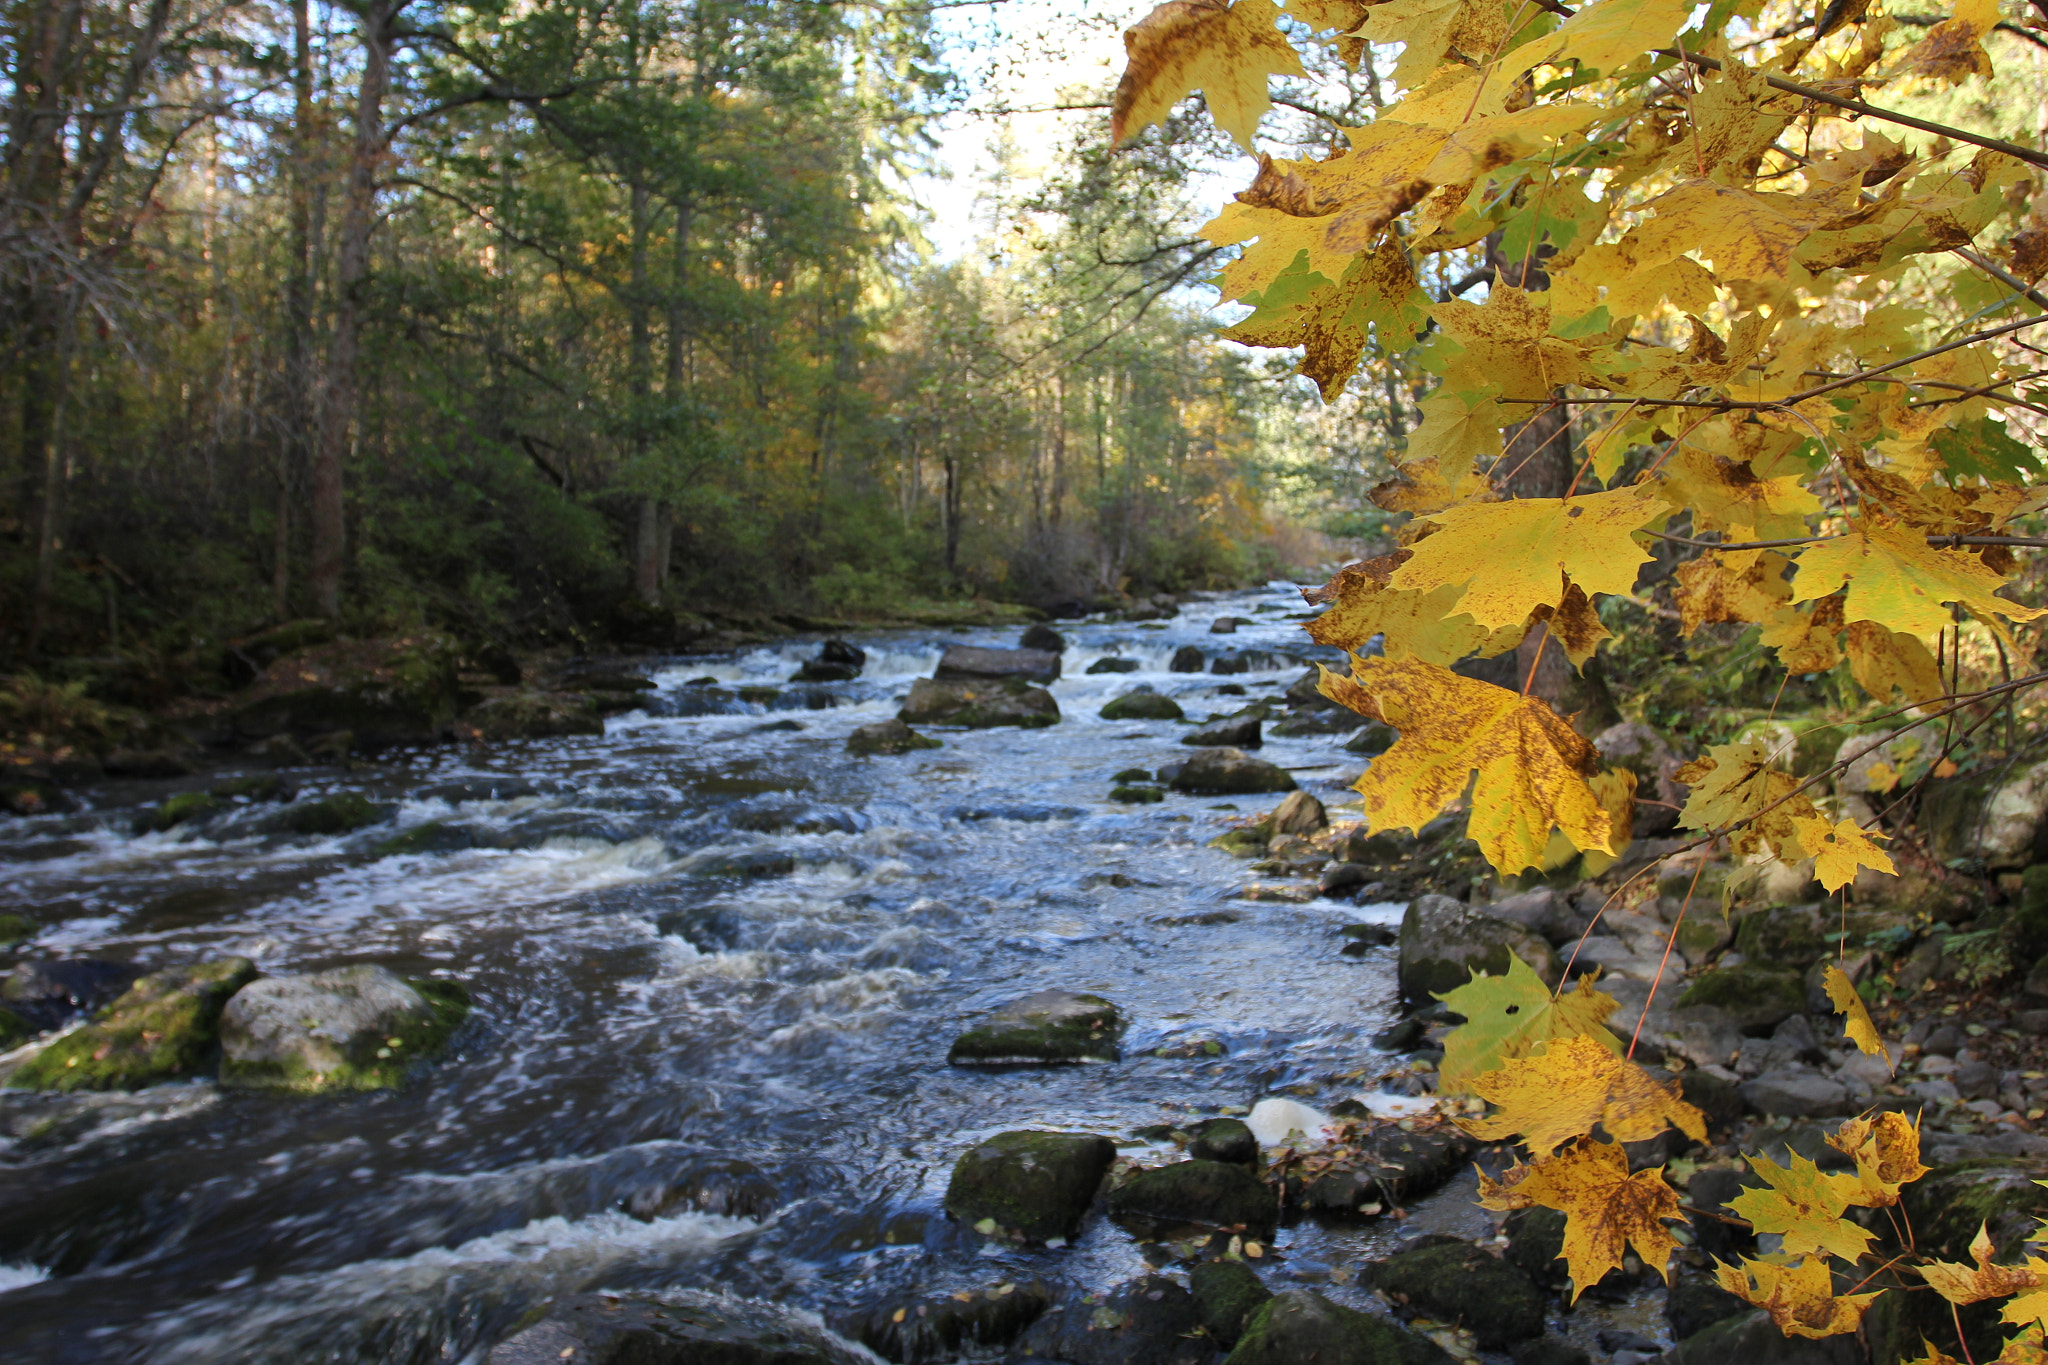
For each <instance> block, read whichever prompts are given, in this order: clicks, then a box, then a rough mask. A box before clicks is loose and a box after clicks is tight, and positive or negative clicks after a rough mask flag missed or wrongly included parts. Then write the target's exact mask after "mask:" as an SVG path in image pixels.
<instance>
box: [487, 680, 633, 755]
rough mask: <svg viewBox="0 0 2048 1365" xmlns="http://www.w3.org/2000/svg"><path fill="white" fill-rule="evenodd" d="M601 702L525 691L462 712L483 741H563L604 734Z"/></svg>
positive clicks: (577, 695)
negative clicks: (580, 736) (573, 737)
mask: <svg viewBox="0 0 2048 1365" xmlns="http://www.w3.org/2000/svg"><path fill="white" fill-rule="evenodd" d="M607 709H608V708H607V705H606V703H605V702H604V701H602V700H600V699H598V698H595V697H591V696H588V695H586V694H584V693H580V692H543V691H537V690H533V689H526V690H522V691H518V692H511V693H507V694H506V695H504V696H502V697H492V698H490V699H488V700H486V701H484V702H481V703H479V704H478V705H476V706H473V707H471V708H470V709H469V710H468V711H466V712H464V713H463V717H462V723H463V725H464V726H466V727H468V728H469V729H470V730H473V731H475V733H476V737H477V738H478V739H482V740H489V741H492V742H500V741H504V740H513V739H565V738H568V737H570V736H575V735H601V734H603V733H604V713H605V711H606V710H607Z"/></svg>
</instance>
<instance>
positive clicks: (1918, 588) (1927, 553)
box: [1792, 522, 2048, 637]
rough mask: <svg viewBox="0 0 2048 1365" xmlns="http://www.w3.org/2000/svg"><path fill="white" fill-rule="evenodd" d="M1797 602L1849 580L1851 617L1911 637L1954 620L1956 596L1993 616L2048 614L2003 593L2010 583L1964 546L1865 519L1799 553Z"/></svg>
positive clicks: (1794, 592) (1795, 583)
mask: <svg viewBox="0 0 2048 1365" xmlns="http://www.w3.org/2000/svg"><path fill="white" fill-rule="evenodd" d="M1798 563H1799V575H1798V577H1797V578H1796V579H1794V580H1793V583H1792V600H1793V601H1795V602H1806V601H1811V600H1812V599H1814V598H1816V597H1825V596H1827V595H1828V594H1830V593H1832V592H1834V591H1835V590H1836V589H1838V588H1840V587H1841V586H1842V584H1843V583H1844V582H1845V581H1846V582H1847V583H1848V585H1849V595H1848V601H1847V603H1846V604H1845V606H1844V608H1843V619H1844V620H1847V621H1851V622H1854V621H1875V622H1877V623H1878V624H1879V625H1881V626H1884V627H1885V628H1886V629H1888V630H1893V631H1898V632H1900V633H1902V634H1906V635H1917V636H1923V637H1925V636H1931V635H1933V634H1935V632H1937V631H1939V630H1942V629H1943V628H1944V627H1947V626H1949V625H1951V624H1952V622H1951V621H1950V619H1949V613H1948V610H1947V608H1946V606H1945V604H1946V603H1949V602H1954V603H1957V604H1959V605H1961V606H1963V607H1966V608H1968V609H1969V610H1971V611H1972V612H1975V613H1976V614H1977V616H1978V617H1979V618H1980V619H1985V620H1989V619H1990V618H1991V617H1992V615H1993V614H1994V613H1995V614H1997V615H2001V616H2006V617H2009V618H2011V619H2012V620H2014V621H2031V620H2034V619H2035V618H2036V617H2039V616H2043V615H2048V609H2043V608H2040V607H2023V606H2021V605H2020V604H2019V603H2017V602H2009V601H2007V600H2006V599H2005V598H2003V597H1999V596H1997V595H1996V592H1995V590H1996V589H1998V588H2001V587H2003V586H2005V584H2006V583H2007V582H2008V581H2009V580H2008V579H2007V578H2006V577H2005V576H2004V575H2003V574H1998V573H1994V572H1992V571H1991V570H1990V569H1987V568H1985V567H1984V561H1982V560H1981V559H1979V558H1977V557H1976V556H1975V555H1973V554H1969V553H1967V552H1965V551H1962V550H1937V549H1935V548H1934V547H1932V546H1930V545H1929V544H1928V543H1927V538H1926V536H1925V535H1923V534H1921V533H1919V532H1915V531H1912V530H1908V529H1905V528H1902V527H1896V526H1884V525H1879V524H1877V523H1874V522H1865V523H1863V524H1862V526H1861V527H1860V529H1858V530H1855V531H1851V532H1850V533H1849V534H1848V535H1845V536H1838V537H1836V538H1835V539H1833V540H1824V541H1821V542H1820V543H1818V544H1815V545H1809V546H1807V547H1806V548H1805V549H1803V550H1801V551H1800V552H1799V560H1798Z"/></svg>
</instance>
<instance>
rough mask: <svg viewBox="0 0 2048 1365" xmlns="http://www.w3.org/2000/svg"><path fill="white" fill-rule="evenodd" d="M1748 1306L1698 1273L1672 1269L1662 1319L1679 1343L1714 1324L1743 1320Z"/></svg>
mask: <svg viewBox="0 0 2048 1365" xmlns="http://www.w3.org/2000/svg"><path fill="white" fill-rule="evenodd" d="M1749 1311H1750V1309H1749V1305H1748V1304H1746V1303H1744V1302H1743V1301H1742V1300H1741V1299H1738V1298H1736V1297H1735V1296H1734V1295H1733V1294H1731V1293H1729V1292H1728V1291H1727V1290H1725V1289H1723V1288H1722V1287H1721V1286H1720V1285H1718V1284H1716V1283H1715V1282H1714V1280H1713V1279H1712V1278H1711V1277H1709V1276H1706V1275H1702V1274H1700V1273H1699V1272H1698V1271H1695V1270H1689V1269H1686V1268H1684V1267H1682V1266H1674V1267H1673V1268H1672V1275H1671V1288H1670V1290H1669V1291H1668V1292H1667V1293H1666V1294H1665V1297H1664V1317H1665V1320H1666V1321H1667V1322H1669V1323H1670V1324H1671V1335H1672V1336H1673V1337H1675V1338H1676V1339H1677V1340H1679V1341H1684V1340H1685V1339H1686V1338H1688V1337H1691V1336H1695V1335H1697V1334H1698V1333H1700V1332H1703V1331H1705V1330H1706V1329H1707V1328H1709V1327H1712V1326H1713V1325H1714V1324H1715V1323H1717V1322H1726V1321H1727V1320H1728V1319H1729V1318H1736V1317H1746V1316H1748V1314H1749Z"/></svg>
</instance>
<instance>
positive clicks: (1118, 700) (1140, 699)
mask: <svg viewBox="0 0 2048 1365" xmlns="http://www.w3.org/2000/svg"><path fill="white" fill-rule="evenodd" d="M1100 714H1101V716H1102V718H1103V719H1104V720H1185V719H1186V718H1187V713H1186V712H1185V711H1183V710H1181V709H1180V703H1179V702H1177V701H1175V700H1174V699H1173V698H1172V697H1165V696H1161V695H1160V694H1159V693H1157V692H1126V693H1124V694H1123V695H1122V696H1121V697H1112V698H1110V700H1109V701H1108V702H1107V703H1106V704H1105V705H1104V706H1103V708H1102V711H1101V713H1100Z"/></svg>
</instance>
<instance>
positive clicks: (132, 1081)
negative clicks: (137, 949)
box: [8, 957, 256, 1090]
mask: <svg viewBox="0 0 2048 1365" xmlns="http://www.w3.org/2000/svg"><path fill="white" fill-rule="evenodd" d="M255 979H256V966H255V964H254V963H252V962H250V961H249V960H248V959H247V958H241V957H230V958H223V959H221V960H219V961H217V962H202V963H199V964H197V965H196V966H189V967H172V968H168V969H166V970H164V971H160V972H151V973H150V974H149V975H147V976H145V977H143V978H142V979H141V980H139V981H137V982H136V983H135V984H134V985H132V986H130V987H129V988H128V991H127V993H126V994H124V995H123V996H121V998H120V999H118V1000H116V1001H114V1002H113V1003H112V1004H110V1005H108V1006H107V1007H106V1008H104V1009H102V1010H101V1011H100V1012H99V1013H98V1014H96V1015H94V1016H93V1019H92V1022H90V1023H88V1024H86V1025H85V1026H84V1027H82V1028H79V1029H75V1030H73V1031H72V1032H70V1033H67V1034H65V1035H63V1036H62V1037H60V1038H58V1039H57V1040H56V1041H54V1042H52V1043H51V1044H50V1045H49V1046H48V1047H46V1048H44V1049H43V1050H42V1051H41V1052H38V1053H37V1054H36V1055H35V1056H33V1057H31V1058H29V1059H28V1061H27V1062H26V1063H24V1064H23V1065H22V1067H21V1069H20V1070H18V1071H16V1072H15V1073H14V1075H13V1077H12V1078H11V1079H10V1080H9V1081H8V1084H9V1085H12V1086H16V1087H18V1088H22V1089H28V1090H135V1089H138V1088H140V1087H142V1086H145V1085H151V1084H154V1083H156V1082H158V1081H169V1080H179V1079H183V1078H185V1077H188V1076H194V1075H197V1074H199V1073H200V1072H201V1071H203V1070H204V1069H205V1067H206V1065H207V1063H208V1062H209V1061H210V1060H211V1058H212V1054H213V1051H214V1048H215V1046H216V1044H217V1041H218V1036H219V1025H220V1012H221V1010H222V1009H223V1008H225V1007H226V1005H227V1002H228V997H230V996H232V995H233V994H234V993H235V992H236V991H238V990H240V989H241V988H242V987H243V986H245V985H247V984H248V983H249V982H251V981H253V980H255Z"/></svg>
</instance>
